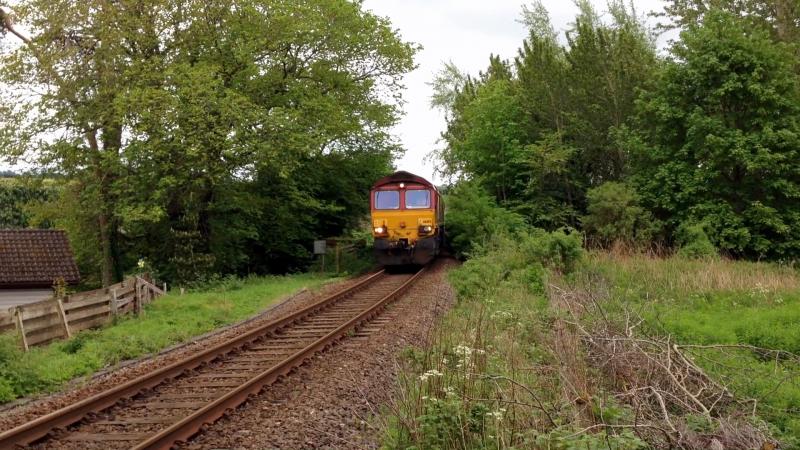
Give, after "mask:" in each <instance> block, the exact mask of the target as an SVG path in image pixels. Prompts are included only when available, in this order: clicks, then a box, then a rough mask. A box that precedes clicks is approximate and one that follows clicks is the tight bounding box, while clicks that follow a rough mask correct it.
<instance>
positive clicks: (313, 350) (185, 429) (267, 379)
mask: <svg viewBox="0 0 800 450" xmlns="http://www.w3.org/2000/svg"><path fill="white" fill-rule="evenodd" d="M424 271H425V268H422V269H421V270H420V271H419V272H417V273H416V274H414V275H413V276H412V277H411V278H409V279H408V280H406V281H405V282H404V283H403V284H402V285H400V287H398V288H397V289H395V290H394V291H392V292H391V293H389V294H388V295H386V296H385V297H383V298H381V299H380V300H378V301H376V302H375V303H374V304H373V305H372V306H369V307H367V308H366V309H365V310H364V311H362V312H361V313H360V314H358V315H357V316H355V317H353V318H352V319H350V320H349V321H347V322H346V323H344V324H342V325H340V326H339V327H337V328H336V329H335V330H333V331H331V332H329V333H328V334H326V335H325V336H323V337H321V338H320V339H318V340H316V341H314V342H313V343H311V344H309V345H308V346H306V347H305V348H303V349H302V350H299V351H298V352H296V353H294V354H293V355H291V356H289V357H288V358H286V359H285V360H283V361H282V362H280V363H278V364H276V365H274V366H272V367H271V368H269V369H267V370H265V371H264V372H262V373H260V374H258V375H256V376H255V377H253V378H252V379H250V380H249V381H247V382H246V383H244V384H242V385H241V386H239V387H237V388H235V389H233V390H231V391H230V392H228V393H227V394H225V395H223V396H222V397H220V398H218V399H217V400H214V401H213V402H211V403H209V404H208V405H206V406H205V407H203V408H202V409H199V410H197V411H195V412H194V413H192V414H190V415H189V416H187V417H185V418H183V419H181V420H180V421H179V422H177V423H175V424H173V425H172V426H170V427H168V428H166V429H164V430H162V431H160V432H158V433H157V434H155V435H153V436H152V437H150V438H149V439H147V440H146V441H144V442H142V443H141V444H139V445H137V446H135V447H133V449H134V450H145V449H147V450H168V449H170V448H172V446H173V445H174V444H175V443H176V442H180V441H186V440H187V439H189V438H190V437H192V436H194V435H195V434H196V433H197V432H199V431H200V430H201V429H202V428H203V426H205V425H206V424H211V423H214V422H215V421H216V420H217V419H219V418H220V417H222V416H223V415H224V414H225V412H226V411H228V410H230V409H233V408H236V407H237V406H239V405H240V404H242V403H244V402H245V401H247V399H248V398H249V397H250V396H252V395H256V394H258V393H259V392H261V390H262V389H263V388H264V387H265V386H267V385H270V384H272V383H274V382H275V381H277V380H279V379H280V378H281V377H283V376H285V375H288V374H289V373H290V372H292V371H293V370H295V369H296V368H297V367H299V366H301V365H302V364H303V363H304V362H305V361H307V360H308V359H309V358H311V357H312V356H314V355H315V354H317V353H318V352H320V351H323V350H325V349H326V348H328V347H330V346H331V345H333V344H334V343H335V342H336V341H338V340H339V339H341V338H343V337H345V336H346V334H347V333H348V332H349V331H350V330H351V329H353V328H357V327H358V326H359V325H360V324H362V323H363V322H366V321H368V320H370V319H372V318H373V317H374V316H375V315H377V314H379V313H380V312H381V310H383V308H385V307H386V305H388V304H389V303H390V302H392V301H393V300H395V299H397V297H399V296H400V295H402V294H403V293H404V292H405V291H406V290H407V289H408V288H409V287H410V286H411V285H412V284H413V283H414V282H415V281H416V280H417V279H418V278H419V277H420V276H421V275H422V274H423V272H424Z"/></svg>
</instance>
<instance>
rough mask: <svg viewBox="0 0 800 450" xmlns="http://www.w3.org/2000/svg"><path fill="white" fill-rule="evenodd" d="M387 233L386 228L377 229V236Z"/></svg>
mask: <svg viewBox="0 0 800 450" xmlns="http://www.w3.org/2000/svg"><path fill="white" fill-rule="evenodd" d="M385 232H386V228H384V227H375V234H383V233H385Z"/></svg>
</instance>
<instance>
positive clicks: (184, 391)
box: [0, 269, 425, 449]
mask: <svg viewBox="0 0 800 450" xmlns="http://www.w3.org/2000/svg"><path fill="white" fill-rule="evenodd" d="M424 270H425V269H422V270H420V271H419V272H417V273H416V274H413V275H412V274H397V275H389V274H386V273H384V272H378V273H376V274H373V275H371V276H369V277H367V278H365V279H364V280H362V281H360V282H359V283H357V284H355V285H354V286H351V287H349V288H347V289H345V290H343V291H340V292H338V293H335V294H333V295H331V296H328V297H326V298H324V299H322V300H320V301H319V302H316V303H315V304H313V305H311V306H309V307H307V308H304V309H302V310H300V311H298V312H296V313H294V314H291V315H289V316H287V317H284V318H281V319H278V320H275V321H273V322H270V323H268V324H266V325H263V326H261V327H258V328H256V329H254V330H251V331H249V332H247V333H246V334H243V335H241V336H237V337H235V338H233V339H231V340H229V341H226V342H223V343H221V344H219V345H216V346H214V347H212V348H209V349H207V350H205V351H203V352H200V353H197V354H194V355H192V356H190V357H188V358H186V359H183V360H181V361H178V362H175V363H173V364H170V365H168V366H166V367H163V368H161V369H158V370H156V371H153V372H150V373H148V374H146V375H143V376H141V377H139V378H136V379H133V380H130V381H128V382H126V383H124V384H121V385H118V386H116V387H114V388H111V389H109V390H107V391H104V392H101V393H99V394H96V395H94V396H92V397H89V398H86V399H84V400H82V401H80V402H77V403H74V404H72V405H70V406H67V407H65V408H62V409H59V410H57V411H54V412H52V413H49V414H46V415H44V416H41V417H39V418H37V419H35V420H33V421H31V422H28V423H25V424H23V425H20V426H18V427H16V428H14V429H11V430H8V431H5V432H3V433H1V434H0V449H6V448H15V447H18V446H26V445H30V444H32V443H33V444H34V445H36V446H37V447H38V446H41V447H42V448H47V447H51V446H55V447H60V448H81V449H82V448H89V447H102V448H104V449H113V448H134V449H168V448H171V447H172V446H173V445H174V444H175V443H177V442H180V441H185V440H187V439H188V438H190V437H191V436H193V435H194V434H196V433H197V432H198V431H200V430H201V429H202V427H203V426H204V425H205V424H210V423H213V422H214V421H216V420H217V419H219V418H220V417H221V416H222V415H224V414H225V412H226V411H227V410H229V409H232V408H235V407H236V406H238V405H240V404H241V403H243V402H245V401H246V400H247V398H248V397H249V396H251V395H255V394H258V393H259V392H260V391H261V390H262V389H263V388H264V387H265V386H268V385H269V384H272V383H274V382H275V381H277V380H279V379H280V378H281V377H284V376H286V375H287V374H289V373H290V372H292V371H293V370H294V369H296V368H297V367H298V366H300V365H301V364H303V363H304V362H305V361H307V360H308V359H309V358H311V357H313V356H314V355H315V354H317V353H319V352H320V351H323V350H325V349H326V348H328V347H330V346H331V345H333V344H334V343H335V342H336V341H338V340H339V339H342V338H344V337H346V336H348V335H351V334H354V333H355V332H356V330H357V329H359V328H360V327H362V326H363V325H364V324H366V323H367V322H369V321H370V320H372V319H373V318H375V317H376V316H377V315H378V314H380V312H381V311H382V310H383V309H384V308H385V306H386V305H388V304H389V303H390V302H392V301H393V300H395V299H396V298H398V297H399V296H400V295H401V294H403V293H404V292H405V291H406V290H407V289H408V288H409V287H410V286H411V285H412V284H413V283H414V281H416V280H417V279H418V278H419V277H420V276H421V275H422V273H423V272H424Z"/></svg>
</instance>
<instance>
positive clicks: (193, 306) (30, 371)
mask: <svg viewBox="0 0 800 450" xmlns="http://www.w3.org/2000/svg"><path fill="white" fill-rule="evenodd" d="M325 280H326V278H325V277H322V276H319V275H291V276H282V277H260V278H255V277H254V278H248V279H245V280H234V279H225V280H224V281H223V282H220V283H218V284H217V285H216V286H215V287H213V288H210V289H209V290H208V291H205V292H191V293H188V294H186V295H183V296H180V295H177V294H174V293H171V294H169V295H167V296H164V297H162V298H159V299H158V300H156V301H155V302H153V303H152V304H150V305H148V306H147V307H146V308H145V310H144V313H143V314H142V315H141V316H140V317H132V316H127V317H125V318H121V319H119V320H118V321H117V322H116V323H114V324H113V325H111V326H108V327H105V328H102V329H98V330H92V331H86V332H82V333H79V334H78V335H77V336H75V337H73V338H72V339H70V340H67V341H58V342H54V343H52V344H50V345H47V346H43V347H36V348H33V349H31V351H29V352H27V353H25V352H22V351H21V350H20V349H19V344H18V342H17V339H16V337H15V336H14V335H4V336H0V401H2V402H7V401H9V400H13V399H14V398H17V397H22V396H26V395H31V394H36V393H40V392H48V391H55V390H58V389H59V388H60V387H61V386H63V385H64V383H65V382H67V381H69V380H72V379H74V378H76V377H80V376H84V375H90V374H92V373H94V372H97V371H98V370H100V369H102V368H104V367H108V366H111V365H114V364H116V363H118V362H120V361H122V360H126V359H131V358H136V357H139V356H142V355H146V354H150V353H155V352H158V351H160V350H163V349H164V348H166V347H169V346H170V345H173V344H177V343H180V342H184V341H186V340H188V339H190V338H191V337H193V336H197V335H199V334H202V333H205V332H208V331H211V330H213V329H215V328H218V327H220V326H222V325H226V324H229V323H232V322H235V321H238V320H242V319H244V318H246V317H248V316H251V315H253V314H254V313H256V312H258V311H260V310H262V309H263V308H264V307H266V306H268V305H270V304H272V303H274V302H275V301H277V300H279V299H280V298H281V297H283V296H286V295H288V294H290V293H292V292H296V291H298V290H299V289H301V288H303V287H308V288H314V287H318V286H319V285H320V284H322V283H323V282H324V281H325Z"/></svg>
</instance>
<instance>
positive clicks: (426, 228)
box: [419, 225, 433, 234]
mask: <svg viewBox="0 0 800 450" xmlns="http://www.w3.org/2000/svg"><path fill="white" fill-rule="evenodd" d="M432 230H433V227H432V226H430V225H423V226H421V227H419V231H420V232H421V233H424V234H427V233H430V232H431V231H432Z"/></svg>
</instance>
